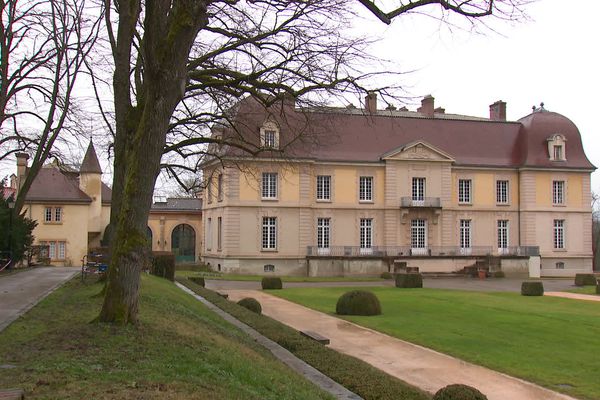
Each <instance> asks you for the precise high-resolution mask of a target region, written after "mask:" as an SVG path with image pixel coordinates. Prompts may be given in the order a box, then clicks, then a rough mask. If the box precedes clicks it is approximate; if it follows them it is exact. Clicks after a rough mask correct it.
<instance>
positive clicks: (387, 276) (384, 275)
mask: <svg viewBox="0 0 600 400" xmlns="http://www.w3.org/2000/svg"><path fill="white" fill-rule="evenodd" d="M380 278H381V279H394V274H392V273H391V272H382V273H381V275H380Z"/></svg>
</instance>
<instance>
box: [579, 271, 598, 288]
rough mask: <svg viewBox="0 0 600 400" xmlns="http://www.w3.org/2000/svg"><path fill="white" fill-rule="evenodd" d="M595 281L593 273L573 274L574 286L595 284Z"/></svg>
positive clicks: (596, 281)
mask: <svg viewBox="0 0 600 400" xmlns="http://www.w3.org/2000/svg"><path fill="white" fill-rule="evenodd" d="M597 283H598V280H597V279H596V276H595V275H594V274H575V286H596V285H597Z"/></svg>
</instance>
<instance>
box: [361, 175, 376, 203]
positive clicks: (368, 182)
mask: <svg viewBox="0 0 600 400" xmlns="http://www.w3.org/2000/svg"><path fill="white" fill-rule="evenodd" d="M358 201H361V202H373V177H372V176H361V177H359V178H358Z"/></svg>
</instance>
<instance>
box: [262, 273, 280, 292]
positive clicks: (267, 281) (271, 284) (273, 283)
mask: <svg viewBox="0 0 600 400" xmlns="http://www.w3.org/2000/svg"><path fill="white" fill-rule="evenodd" d="M261 285H262V288H263V290H264V289H281V288H282V287H283V283H282V282H281V278H277V277H273V276H265V277H264V278H262V281H261Z"/></svg>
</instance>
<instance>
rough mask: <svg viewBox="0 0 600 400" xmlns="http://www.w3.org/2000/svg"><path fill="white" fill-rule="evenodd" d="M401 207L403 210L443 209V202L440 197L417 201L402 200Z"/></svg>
mask: <svg viewBox="0 0 600 400" xmlns="http://www.w3.org/2000/svg"><path fill="white" fill-rule="evenodd" d="M400 207H402V208H413V207H414V208H441V207H442V201H441V200H440V198H439V197H423V198H421V199H418V200H415V199H413V198H412V197H402V198H400Z"/></svg>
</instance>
